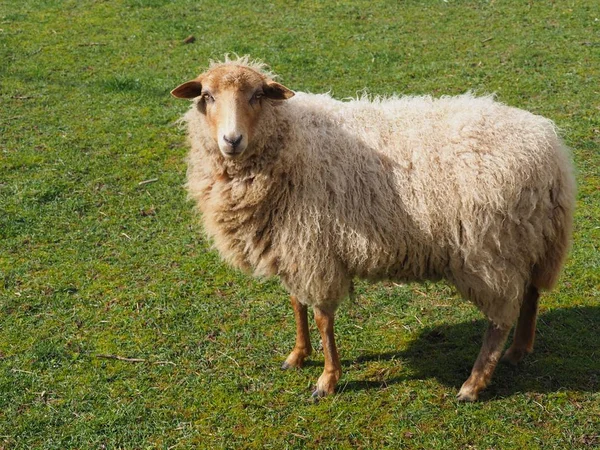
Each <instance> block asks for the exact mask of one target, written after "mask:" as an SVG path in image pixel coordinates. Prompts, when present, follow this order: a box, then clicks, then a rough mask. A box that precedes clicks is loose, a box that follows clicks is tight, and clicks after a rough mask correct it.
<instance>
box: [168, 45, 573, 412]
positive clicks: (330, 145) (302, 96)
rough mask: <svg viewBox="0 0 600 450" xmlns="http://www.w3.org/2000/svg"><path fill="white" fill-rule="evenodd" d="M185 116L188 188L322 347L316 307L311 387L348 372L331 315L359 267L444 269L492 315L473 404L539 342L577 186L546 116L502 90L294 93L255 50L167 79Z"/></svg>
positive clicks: (471, 388) (299, 358)
mask: <svg viewBox="0 0 600 450" xmlns="http://www.w3.org/2000/svg"><path fill="white" fill-rule="evenodd" d="M172 95H173V96H175V97H178V98H185V99H193V103H192V105H191V108H190V109H189V110H188V112H187V113H186V114H185V116H184V117H183V121H184V122H185V123H187V133H188V140H189V143H190V146H191V150H190V153H189V156H188V160H187V163H188V171H187V185H186V186H187V190H188V192H189V195H190V197H191V198H192V199H193V200H194V201H195V202H196V203H197V206H198V208H199V210H200V212H201V216H202V220H203V224H204V230H205V232H206V234H207V235H208V236H209V237H210V238H211V239H212V242H213V243H214V246H215V247H216V249H218V251H219V252H220V255H221V256H222V258H223V259H224V260H225V261H227V262H228V263H229V264H231V265H232V266H234V267H237V268H239V269H242V270H243V271H246V272H248V273H252V274H254V275H255V276H277V277H279V279H280V280H281V282H282V284H283V286H284V287H285V288H286V289H287V290H288V291H289V293H290V299H291V304H292V307H293V310H294V317H295V321H296V342H295V346H294V348H293V350H292V351H291V353H290V354H289V356H288V357H287V359H286V360H285V362H284V364H283V368H284V369H289V368H300V367H302V366H303V363H304V361H305V359H306V358H307V357H308V356H309V355H310V354H311V352H312V347H311V342H310V337H309V329H308V319H307V308H308V307H309V306H310V307H312V309H313V311H314V317H315V321H316V324H317V327H318V329H319V333H320V335H321V338H322V344H323V351H324V356H325V363H324V370H323V373H322V375H321V376H320V377H319V379H318V381H317V384H316V389H315V390H314V392H313V397H315V398H317V399H318V398H319V397H321V396H324V395H327V394H331V393H333V392H334V391H335V387H336V384H337V382H338V380H339V378H340V376H341V373H342V369H341V364H340V359H339V355H338V352H337V348H336V344H335V339H334V331H333V325H334V314H335V311H336V309H337V308H338V306H339V304H340V302H341V301H342V300H343V299H344V298H345V297H347V296H348V295H349V293H350V292H351V290H352V283H353V279H355V278H360V279H366V280H371V281H378V280H386V279H387V280H398V281H400V282H413V281H422V280H440V279H446V280H448V281H449V282H450V283H452V284H454V285H455V286H456V288H457V290H458V291H459V293H460V294H461V295H462V296H463V297H464V298H466V299H467V300H470V301H471V302H473V303H474V304H475V305H476V306H477V307H478V308H479V309H480V310H481V311H482V313H483V314H484V315H485V316H486V318H487V320H488V327H487V331H486V332H485V335H484V339H483V345H482V347H481V351H480V353H479V356H478V357H477V360H476V361H475V364H474V366H473V369H472V372H471V374H470V376H469V377H468V379H467V380H466V381H465V382H464V384H463V385H462V387H461V389H460V391H459V392H458V395H457V398H458V400H460V401H475V400H477V398H478V395H479V393H480V392H481V391H482V390H483V389H484V388H485V387H486V386H487V385H488V384H489V382H490V379H491V376H492V373H493V371H494V369H495V367H496V364H497V362H498V360H499V359H500V356H501V354H502V350H503V347H504V344H505V342H506V339H507V336H508V334H509V331H510V329H511V328H512V326H513V325H514V324H515V322H516V327H515V331H514V339H513V342H512V345H511V346H510V348H508V350H507V351H506V352H505V353H504V357H503V359H504V360H506V361H508V362H510V363H513V364H517V363H518V362H519V361H521V360H522V359H523V358H524V357H525V356H526V355H527V354H528V353H530V352H531V351H532V350H533V341H534V334H535V324H536V319H537V310H538V298H539V293H540V290H542V289H551V288H552V287H553V285H554V284H555V283H556V281H557V277H558V275H559V272H560V270H561V266H562V264H563V262H564V259H565V256H566V254H567V252H568V249H569V241H570V234H571V228H572V220H573V209H574V195H575V182H574V176H573V169H572V163H571V158H570V154H569V151H568V149H567V148H566V147H565V145H564V144H563V143H562V141H561V139H560V138H559V137H558V135H557V131H556V128H555V126H554V124H553V122H551V121H550V120H548V119H545V118H543V117H541V116H537V115H533V114H531V113H529V112H526V111H523V110H520V109H516V108H512V107H508V106H505V105H504V104H502V103H500V102H498V101H496V100H495V99H494V98H493V97H492V96H483V97H476V96H474V95H472V94H470V93H467V94H463V95H460V96H456V97H441V98H432V97H429V96H391V97H388V98H372V99H370V98H368V97H366V96H363V97H361V98H357V99H352V100H346V101H339V100H335V99H334V98H332V97H331V96H330V95H328V94H308V93H301V92H293V91H291V90H290V89H288V88H287V87H285V86H283V85H282V84H280V83H278V82H276V81H274V75H273V74H272V73H270V72H269V71H268V70H267V69H266V68H265V65H264V64H262V63H260V62H256V61H251V60H250V59H249V58H248V57H242V58H237V59H229V58H225V60H224V61H222V62H211V64H210V66H209V68H208V69H207V70H206V71H205V72H204V73H202V74H201V75H199V76H198V77H197V78H195V79H193V80H191V81H188V82H186V83H184V84H182V85H180V86H178V87H177V88H175V89H174V90H173V91H172Z"/></svg>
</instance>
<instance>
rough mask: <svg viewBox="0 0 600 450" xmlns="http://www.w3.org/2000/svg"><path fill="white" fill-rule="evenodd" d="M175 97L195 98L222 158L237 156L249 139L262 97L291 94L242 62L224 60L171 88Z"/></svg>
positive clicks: (278, 97)
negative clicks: (237, 63)
mask: <svg viewBox="0 0 600 450" xmlns="http://www.w3.org/2000/svg"><path fill="white" fill-rule="evenodd" d="M171 94H172V95H173V96H175V97H178V98H196V97H200V98H199V99H198V103H197V105H198V109H199V111H200V112H201V113H202V114H203V115H204V116H205V119H206V124H207V126H208V128H209V131H210V134H211V136H212V138H213V139H214V140H215V142H216V144H217V145H218V147H219V150H220V151H221V154H222V155H223V156H224V157H225V158H236V157H239V156H240V155H242V154H243V153H244V151H245V150H246V149H247V148H248V146H249V145H251V143H252V139H253V137H254V132H255V129H256V125H257V123H258V121H259V119H260V115H261V112H262V111H263V107H264V106H265V105H264V102H265V101H281V100H286V99H288V98H290V97H292V96H293V95H294V93H293V92H292V91H290V90H289V89H288V88H286V87H285V86H283V85H281V84H279V83H276V82H275V81H273V80H270V79H268V78H267V77H265V76H264V75H262V74H260V73H259V72H257V71H255V70H253V69H250V68H248V67H244V66H238V65H232V64H226V65H222V66H217V67H215V68H213V69H210V70H209V71H208V72H206V73H203V74H202V75H200V76H199V77H198V78H196V79H195V80H192V81H188V82H187V83H184V84H182V85H180V86H178V87H177V88H175V89H173V91H171Z"/></svg>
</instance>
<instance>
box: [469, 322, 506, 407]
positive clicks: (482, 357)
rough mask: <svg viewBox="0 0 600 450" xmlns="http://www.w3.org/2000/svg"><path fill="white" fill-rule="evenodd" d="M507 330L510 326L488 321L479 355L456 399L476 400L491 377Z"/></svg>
mask: <svg viewBox="0 0 600 450" xmlns="http://www.w3.org/2000/svg"><path fill="white" fill-rule="evenodd" d="M509 331H510V327H507V328H498V327H497V326H495V325H494V324H492V323H491V322H490V323H488V328H487V331H486V332H485V336H484V338H483V345H482V346H481V350H480V351H479V356H478V357H477V361H475V365H474V366H473V370H472V371H471V376H470V377H469V378H468V379H467V381H465V382H464V384H463V385H462V387H461V388H460V392H459V393H458V395H457V398H458V400H460V401H464V402H474V401H475V400H477V397H478V395H479V392H481V391H482V390H483V389H485V387H486V386H487V385H488V383H489V382H490V380H491V378H492V374H493V373H494V369H495V368H496V364H498V360H499V359H500V355H501V354H502V348H503V347H504V343H505V342H506V338H507V336H508V332H509Z"/></svg>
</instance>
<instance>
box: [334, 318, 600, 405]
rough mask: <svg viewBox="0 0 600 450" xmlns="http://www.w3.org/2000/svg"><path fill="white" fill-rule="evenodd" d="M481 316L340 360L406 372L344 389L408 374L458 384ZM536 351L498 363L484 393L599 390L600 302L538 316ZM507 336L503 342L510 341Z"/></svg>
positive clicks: (479, 332) (479, 335)
mask: <svg viewBox="0 0 600 450" xmlns="http://www.w3.org/2000/svg"><path fill="white" fill-rule="evenodd" d="M485 328H486V321H485V320H483V319H482V320H477V321H473V322H463V323H459V324H453V325H441V326H436V327H430V328H426V329H424V330H423V331H422V332H421V333H420V334H419V336H418V337H417V338H416V339H415V340H413V341H412V342H411V343H410V344H409V346H408V348H407V349H406V350H403V351H398V352H388V353H379V354H367V355H363V356H360V357H359V358H356V359H355V360H353V361H348V360H345V361H343V362H342V365H343V366H349V365H353V364H358V365H362V364H364V363H368V362H371V361H392V360H393V361H394V364H402V365H403V366H404V367H405V369H406V370H403V372H407V373H409V375H402V376H397V377H394V376H392V377H390V378H386V377H383V378H382V379H377V380H369V379H367V380H356V381H352V380H351V381H348V382H347V383H345V384H344V385H342V386H341V388H343V389H344V390H364V389H380V388H381V387H383V386H388V385H392V384H395V383H401V382H403V381H406V380H409V379H427V378H434V379H436V380H437V381H438V382H440V383H441V384H443V385H445V386H448V387H452V388H455V389H457V390H458V389H459V388H460V386H461V385H462V383H463V382H464V381H465V380H466V379H467V377H468V376H469V373H470V370H471V367H472V365H473V363H474V361H475V358H476V357H477V354H478V352H479V348H480V346H481V342H482V339H483V333H484V331H485ZM537 329H538V331H537V335H536V343H535V349H534V352H533V353H532V354H531V355H529V356H528V357H527V358H526V359H525V360H524V361H523V362H521V363H520V364H519V365H518V366H516V367H515V366H511V365H510V364H506V363H500V364H498V367H497V369H496V372H495V374H494V377H493V379H492V384H491V385H490V386H489V387H488V389H487V390H486V391H484V392H485V394H483V393H482V397H483V398H486V397H487V398H490V397H507V396H510V395H513V394H515V393H518V392H538V393H544V392H555V391H558V390H562V389H567V390H574V391H586V392H594V391H598V390H600V307H573V308H565V309H556V310H552V311H549V312H546V313H543V314H541V315H540V316H539V319H538V328H537ZM510 341H511V339H509V342H508V344H507V345H509V344H510Z"/></svg>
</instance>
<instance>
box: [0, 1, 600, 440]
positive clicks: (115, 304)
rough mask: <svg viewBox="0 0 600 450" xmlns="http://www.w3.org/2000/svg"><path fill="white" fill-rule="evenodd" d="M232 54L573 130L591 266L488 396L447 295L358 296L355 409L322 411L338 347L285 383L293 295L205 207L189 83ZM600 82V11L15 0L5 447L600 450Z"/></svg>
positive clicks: (347, 363) (344, 339)
mask: <svg viewBox="0 0 600 450" xmlns="http://www.w3.org/2000/svg"><path fill="white" fill-rule="evenodd" d="M190 34H193V35H194V36H195V37H196V38H197V39H196V42H194V43H192V44H188V45H186V44H183V39H184V38H186V37H187V36H188V35H190ZM227 52H232V53H238V54H246V53H249V54H250V55H252V56H253V57H255V58H259V59H262V60H264V61H266V62H268V63H269V64H270V66H271V67H272V69H273V70H274V71H275V72H277V73H278V74H280V76H281V81H282V82H283V83H285V84H286V85H287V86H289V87H290V88H292V89H294V90H305V91H311V92H323V91H331V92H332V93H333V95H334V96H335V97H337V98H345V97H350V96H355V95H356V94H357V93H358V92H360V91H362V90H363V89H364V88H368V90H369V92H371V93H373V94H382V95H385V94H391V93H411V94H421V93H432V94H434V95H444V94H457V93H461V92H464V91H466V90H472V91H475V92H477V93H480V94H484V93H491V92H495V93H496V94H497V96H498V98H499V99H500V100H501V101H503V102H505V103H508V104H510V105H513V106H517V107H520V108H524V109H528V110H531V111H533V112H536V113H538V114H542V115H545V116H547V117H550V118H552V119H553V120H554V121H555V122H556V123H557V124H558V126H559V127H560V128H561V129H562V132H563V135H564V138H565V140H566V142H567V143H568V145H569V146H571V147H572V148H573V154H574V160H575V164H576V166H577V169H578V185H579V192H578V205H577V206H578V208H577V214H576V224H575V233H574V246H573V251H572V252H571V257H570V259H569V261H568V264H567V266H566V268H565V271H564V275H563V277H562V279H561V282H560V283H559V286H558V288H557V289H556V290H555V291H553V292H552V293H549V294H546V295H544V297H543V300H542V306H541V314H540V321H539V332H538V337H537V347H536V351H535V353H534V354H533V355H531V357H530V358H529V359H528V360H526V362H524V363H523V364H522V365H521V366H520V367H519V368H516V369H514V368H509V367H506V366H502V367H499V369H498V371H497V373H496V376H495V378H494V381H493V384H492V385H491V386H490V387H489V389H488V390H487V391H486V392H485V394H484V395H483V399H482V400H483V401H481V402H478V403H476V404H459V403H457V402H456V401H455V399H454V396H455V394H456V392H457V390H458V388H459V387H460V385H461V383H462V381H464V379H465V378H466V376H467V375H468V372H469V370H470V368H471V364H472V363H473V361H474V359H475V356H476V354H477V352H478V348H479V343H480V340H481V336H482V334H483V327H484V322H483V320H482V317H481V315H480V314H479V313H478V312H477V311H476V310H475V309H474V308H473V307H472V306H471V305H469V304H467V303H465V302H463V301H462V300H460V299H459V298H458V297H457V295H456V294H455V292H454V290H453V289H452V288H450V287H449V286H447V285H445V284H425V285H408V286H397V285H394V284H391V283H382V284H378V285H367V284H362V283H360V284H359V285H358V289H357V290H358V296H357V299H356V301H355V302H347V303H346V304H344V305H343V306H342V308H341V310H340V312H339V315H338V319H337V325H336V327H337V329H336V336H337V340H338V343H339V346H340V352H341V356H342V359H343V370H344V375H343V376H342V379H341V380H340V383H339V392H338V394H336V395H335V396H333V397H330V398H327V399H324V400H323V401H321V402H320V403H318V404H312V403H311V402H309V401H308V398H309V395H310V391H311V386H312V384H313V383H314V382H315V381H316V379H317V377H318V376H319V374H320V372H321V369H322V361H323V357H322V355H321V354H320V352H316V354H315V355H314V357H313V358H312V359H311V362H310V363H309V364H308V365H307V367H306V368H305V369H304V370H302V371H291V372H282V371H280V370H279V366H280V364H281V362H282V361H283V359H284V358H285V356H286V355H287V353H288V352H289V350H290V349H291V347H292V344H293V339H294V326H293V319H292V313H291V310H290V308H289V306H288V300H287V297H286V294H285V292H284V291H283V289H282V288H281V287H280V286H279V284H278V283H277V281H276V280H262V281H261V280H253V279H250V278H247V277H245V276H243V275H241V274H240V273H238V272H236V271H234V270H231V269H229V268H228V267H226V266H225V265H223V264H222V263H221V262H220V261H219V258H218V255H216V254H215V253H214V252H213V251H211V250H210V247H209V244H207V242H206V241H205V240H204V239H203V237H202V234H201V228H200V226H199V221H198V218H197V217H196V216H195V215H194V214H193V213H192V205H191V204H190V203H189V202H187V201H186V194H185V191H184V189H183V183H184V181H185V163H184V158H185V154H186V147H185V141H184V136H183V133H182V131H181V130H180V129H179V128H178V127H177V126H176V124H175V121H176V120H177V119H178V118H179V117H180V116H181V114H182V113H183V112H184V111H185V109H186V108H187V104H186V103H185V102H181V101H176V100H175V99H172V98H170V96H169V90H170V89H172V88H174V87H175V86H177V85H178V84H179V83H181V82H183V81H186V80H188V79H190V78H191V77H194V76H195V75H197V74H198V73H199V72H200V71H201V70H202V68H203V67H206V65H207V63H208V60H209V59H210V58H217V59H218V58H220V57H222V56H223V55H224V54H225V53H227ZM598 80H600V3H598V2H597V1H596V0H578V1H576V2H575V1H566V0H565V1H556V2H552V3H551V2H522V1H517V0H513V1H502V2H500V1H496V2H494V1H490V2H488V1H458V0H456V1H453V0H448V1H434V0H432V1H428V2H425V1H414V0H412V1H405V2H373V1H347V2H316V1H305V2H290V1H285V2H284V1H276V2H243V1H222V0H220V1H213V0H210V1H191V0H190V1H186V0H179V1H167V0H121V1H110V2H107V1H92V0H86V1H75V0H70V1H58V0H55V1H53V0H47V1H42V0H35V1H33V0H21V1H19V2H17V1H11V0H0V449H29V448H44V449H66V448H81V449H83V448H91V449H98V448H107V449H115V448H127V449H133V448H239V447H250V448H276V449H280V448H304V447H308V448H380V447H385V446H390V447H393V448H426V449H430V448H438V449H446V448H474V449H492V448H493V449H523V448H540V449H541V448H543V449H546V448H556V449H564V448H581V449H587V448H590V449H591V448H597V447H598V445H600V437H599V435H600V431H599V430H600V393H599V390H600V380H599V378H600V362H599V361H600V305H599V302H598V299H599V298H600V253H599V250H598V245H599V242H600V221H599V218H600V110H599V105H600V103H599V100H598V99H599V98H600V88H599V85H598ZM152 179H157V181H155V182H151V183H146V184H140V182H142V181H146V180H152ZM315 331H316V330H315V329H314V327H313V328H312V332H313V343H315V344H316V343H317V338H316V334H317V333H316V332H315ZM107 354H108V355H119V356H123V357H129V358H141V359H144V360H145V362H138V363H135V362H128V361H119V360H114V359H104V358H99V357H98V355H107Z"/></svg>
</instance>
